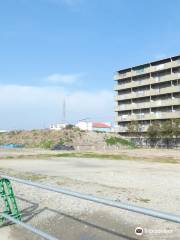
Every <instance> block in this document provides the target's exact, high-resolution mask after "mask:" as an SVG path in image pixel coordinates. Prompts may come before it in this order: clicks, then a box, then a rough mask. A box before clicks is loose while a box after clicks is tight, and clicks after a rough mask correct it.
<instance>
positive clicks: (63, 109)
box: [62, 98, 66, 123]
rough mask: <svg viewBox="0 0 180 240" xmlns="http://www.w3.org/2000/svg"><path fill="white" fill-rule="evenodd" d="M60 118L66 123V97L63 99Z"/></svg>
mask: <svg viewBox="0 0 180 240" xmlns="http://www.w3.org/2000/svg"><path fill="white" fill-rule="evenodd" d="M62 118H63V123H66V99H65V98H64V100H63V108H62Z"/></svg>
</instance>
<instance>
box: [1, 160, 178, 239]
mask: <svg viewBox="0 0 180 240" xmlns="http://www.w3.org/2000/svg"><path fill="white" fill-rule="evenodd" d="M0 168H1V171H3V172H5V173H8V174H10V175H19V176H21V177H25V176H26V175H27V172H28V175H29V174H30V173H35V174H41V175H42V179H40V180H41V181H43V182H48V183H51V184H53V185H55V184H59V186H62V187H66V188H70V189H72V190H75V191H79V192H82V193H88V194H94V195H98V196H104V197H109V198H113V199H114V200H119V201H125V202H129V203H132V204H136V205H139V206H144V207H150V208H154V209H158V210H163V211H166V212H172V213H175V214H180V210H179V201H180V191H179V187H178V186H179V185H180V174H179V173H180V164H169V163H168V164H167V163H166V164H163V163H152V162H151V163H148V162H143V161H140V162H138V161H116V160H100V159H76V158H61V159H49V160H47V159H46V160H35V159H34V160H33V159H31V160H30V159H29V160H25V159H22V160H15V159H12V160H1V161H0ZM29 176H30V175H29ZM15 189H16V192H17V194H18V195H20V196H21V197H23V198H24V199H26V200H31V202H32V203H33V204H35V205H36V204H37V205H38V206H39V207H40V209H46V208H47V206H48V208H51V210H48V211H47V210H43V211H42V212H41V213H39V214H38V217H35V218H33V219H31V220H30V223H32V224H35V225H37V226H40V227H42V226H41V224H40V223H41V220H42V219H43V216H44V215H43V214H45V216H46V218H47V217H48V219H49V218H52V219H54V218H55V219H57V218H58V219H59V220H58V223H59V224H58V225H59V226H63V227H62V229H59V228H56V227H55V228H53V227H52V225H51V224H49V222H51V221H50V220H49V221H47V223H44V224H45V225H44V226H45V228H46V229H51V230H52V231H53V233H55V234H57V236H63V237H64V238H63V239H66V236H67V229H66V226H68V225H69V226H70V228H71V227H72V229H71V234H70V233H68V239H70V240H71V239H73V240H75V239H80V238H81V237H82V236H84V237H82V239H83V238H84V239H85V240H86V236H90V237H89V238H87V240H89V239H90V240H91V239H92V240H97V239H98V240H99V239H103V240H106V239H107V240H109V239H112V240H116V239H137V236H135V234H134V228H135V227H136V226H137V225H139V224H140V225H141V226H143V227H144V228H146V229H150V230H152V229H154V230H158V229H160V230H161V231H164V230H167V229H170V230H172V232H171V233H168V234H167V233H160V234H157V235H152V233H151V234H149V233H147V234H146V235H144V237H143V238H142V237H141V239H157V240H158V239H159V240H160V239H163V240H164V239H178V238H177V237H178V236H180V230H179V226H178V224H172V223H169V222H166V221H162V220H155V219H153V218H150V217H145V216H142V215H137V214H132V213H128V212H126V211H117V210H113V209H109V208H104V207H102V206H99V205H93V206H92V204H88V203H87V202H81V203H80V202H79V201H77V200H75V199H72V200H71V199H69V198H68V199H67V198H65V197H62V196H61V198H60V199H59V196H57V195H56V197H53V196H52V194H49V193H44V192H42V191H37V190H35V189H30V190H28V189H26V188H25V187H22V186H15ZM52 209H58V214H60V213H61V214H60V215H58V216H59V217H57V215H56V214H55V213H54V212H53V210H52ZM52 212H53V213H52ZM62 214H65V215H62ZM71 215H73V216H76V218H77V219H83V221H79V220H77V219H76V221H74V220H73V221H72V219H73V218H72V216H71ZM70 216H71V217H70ZM103 220H104V221H103ZM89 221H90V222H91V225H87V222H89ZM96 221H97V222H96ZM92 223H96V224H95V225H97V226H98V224H99V223H103V224H100V225H101V227H100V228H97V227H96V228H94V226H92ZM39 224H40V225H39ZM87 226H88V227H87ZM102 226H103V227H104V230H102ZM109 228H110V229H114V230H113V231H114V233H112V234H110V232H107V231H105V229H109ZM97 229H98V230H97ZM100 229H101V231H100ZM3 231H5V230H4V229H3ZM5 232H6V231H5ZM0 233H1V229H0ZM82 233H84V235H82ZM25 234H26V231H23V230H21V231H20V230H16V228H15V229H13V230H12V232H11V237H12V236H14V237H15V239H17V240H24V239H23V238H22V239H21V236H25ZM109 234H110V235H109ZM117 234H119V235H117ZM74 236H76V238H73V237H74ZM124 236H126V237H124ZM26 237H27V240H29V239H30V240H35V239H38V238H35V236H29V238H28V235H27V236H26ZM10 239H11V240H14V239H13V238H10ZM5 240H6V239H5Z"/></svg>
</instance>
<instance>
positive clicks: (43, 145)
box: [40, 140, 54, 149]
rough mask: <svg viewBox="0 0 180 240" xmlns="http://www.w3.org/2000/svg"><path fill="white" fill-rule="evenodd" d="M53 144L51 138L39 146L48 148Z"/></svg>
mask: <svg viewBox="0 0 180 240" xmlns="http://www.w3.org/2000/svg"><path fill="white" fill-rule="evenodd" d="M53 145H54V142H53V141H52V140H45V141H42V142H41V143H40V147H42V148H45V149H50V148H51V147H52V146H53Z"/></svg>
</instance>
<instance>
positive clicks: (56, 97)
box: [0, 85, 114, 129]
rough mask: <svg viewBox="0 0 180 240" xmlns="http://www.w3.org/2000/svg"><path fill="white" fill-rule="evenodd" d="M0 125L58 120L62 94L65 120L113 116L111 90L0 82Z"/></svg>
mask: <svg viewBox="0 0 180 240" xmlns="http://www.w3.org/2000/svg"><path fill="white" fill-rule="evenodd" d="M0 92H1V94H0V109H1V118H0V129H12V128H21V129H22V128H42V127H45V126H46V127H47V126H48V125H49V124H50V123H53V122H60V121H61V120H62V103H63V100H64V98H66V105H67V120H68V121H69V122H76V121H77V120H79V119H82V118H86V117H90V118H92V119H94V120H106V121H109V120H110V121H111V120H113V118H112V117H113V105H114V103H113V93H112V92H111V91H107V90H102V91H97V92H88V91H74V92H71V93H69V92H68V91H67V90H65V89H63V88H59V87H37V86H18V85H0Z"/></svg>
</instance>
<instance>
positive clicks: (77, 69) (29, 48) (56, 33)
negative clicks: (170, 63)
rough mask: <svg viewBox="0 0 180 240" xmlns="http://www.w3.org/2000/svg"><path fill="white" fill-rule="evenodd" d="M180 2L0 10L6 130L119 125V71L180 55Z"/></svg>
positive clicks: (41, 2)
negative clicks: (87, 121) (85, 122)
mask: <svg viewBox="0 0 180 240" xmlns="http://www.w3.org/2000/svg"><path fill="white" fill-rule="evenodd" d="M179 9H180V1H179V0H173V1H167V0H156V1H155V0H151V1H144V0H137V1H133V0H112V1H108V0H104V1H103V0H91V1H90V0H6V1H1V3H0V43H1V44H0V91H1V94H0V109H1V119H0V129H1V128H7V129H10V128H38V127H44V126H48V124H49V123H51V122H57V121H60V120H61V112H62V109H61V107H62V101H63V98H64V97H66V99H67V100H66V101H67V119H68V121H70V122H73V121H77V120H78V119H81V118H85V117H90V118H92V119H95V120H106V121H112V120H113V107H114V103H113V95H114V93H113V84H114V82H113V79H112V76H113V73H114V71H115V70H117V69H120V68H123V67H127V66H132V65H135V64H140V63H143V62H145V61H151V60H155V59H159V58H162V57H166V56H171V55H177V54H179V53H180V50H179V48H180V44H179V43H180V28H179V26H180V15H179Z"/></svg>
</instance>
